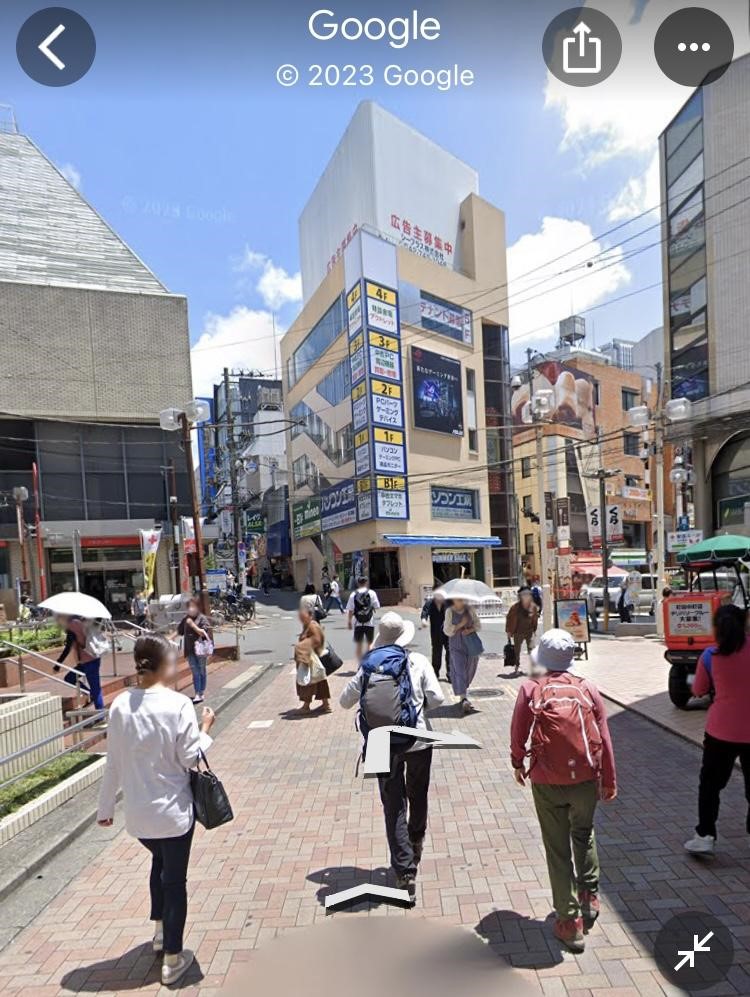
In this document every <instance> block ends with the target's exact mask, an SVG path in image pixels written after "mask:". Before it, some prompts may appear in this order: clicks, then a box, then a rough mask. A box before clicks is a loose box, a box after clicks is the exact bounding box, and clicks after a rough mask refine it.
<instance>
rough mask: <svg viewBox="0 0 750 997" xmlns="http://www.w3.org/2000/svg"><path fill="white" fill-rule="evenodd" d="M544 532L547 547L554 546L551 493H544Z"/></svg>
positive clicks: (553, 518) (553, 511) (553, 513)
mask: <svg viewBox="0 0 750 997" xmlns="http://www.w3.org/2000/svg"><path fill="white" fill-rule="evenodd" d="M544 532H545V534H546V536H547V547H548V548H549V549H550V550H552V549H553V548H554V546H555V497H554V495H553V494H552V492H545V493H544Z"/></svg>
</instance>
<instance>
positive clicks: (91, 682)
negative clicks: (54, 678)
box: [65, 658, 104, 710]
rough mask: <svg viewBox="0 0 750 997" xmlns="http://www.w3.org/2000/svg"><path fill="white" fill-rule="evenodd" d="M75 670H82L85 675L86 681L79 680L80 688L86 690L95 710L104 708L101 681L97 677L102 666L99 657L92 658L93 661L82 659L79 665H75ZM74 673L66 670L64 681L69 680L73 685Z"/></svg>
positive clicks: (74, 680)
mask: <svg viewBox="0 0 750 997" xmlns="http://www.w3.org/2000/svg"><path fill="white" fill-rule="evenodd" d="M75 667H76V670H77V671H79V672H83V674H84V675H85V676H86V681H85V682H83V681H81V690H82V691H83V692H88V694H89V698H90V699H91V702H92V703H93V704H94V706H95V707H96V708H97V710H103V709H104V696H103V695H102V683H101V679H100V677H99V669H100V668H101V667H102V660H101V658H94V660H93V661H84V662H81V664H80V665H76V666H75ZM76 677H77V676H76V675H75V673H74V672H67V673H66V675H65V681H66V682H69V683H70V685H72V686H75V684H76Z"/></svg>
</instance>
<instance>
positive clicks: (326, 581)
mask: <svg viewBox="0 0 750 997" xmlns="http://www.w3.org/2000/svg"><path fill="white" fill-rule="evenodd" d="M320 592H321V595H322V596H323V598H324V599H328V596H329V595H330V594H331V576H330V575H329V573H328V565H327V564H324V565H323V570H322V571H321V573H320Z"/></svg>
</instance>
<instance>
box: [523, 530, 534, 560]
mask: <svg viewBox="0 0 750 997" xmlns="http://www.w3.org/2000/svg"><path fill="white" fill-rule="evenodd" d="M523 552H524V554H527V555H533V553H534V534H533V533H524V535H523Z"/></svg>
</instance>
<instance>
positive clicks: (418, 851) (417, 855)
mask: <svg viewBox="0 0 750 997" xmlns="http://www.w3.org/2000/svg"><path fill="white" fill-rule="evenodd" d="M423 849H424V838H420V839H419V841H412V843H411V850H412V851H413V852H414V861H415V862H416V863H417V865H419V863H420V862H421V861H422V851H423Z"/></svg>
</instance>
